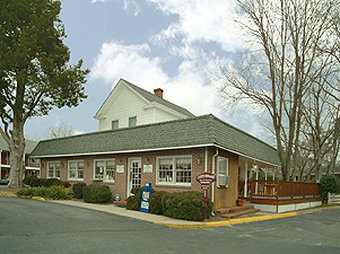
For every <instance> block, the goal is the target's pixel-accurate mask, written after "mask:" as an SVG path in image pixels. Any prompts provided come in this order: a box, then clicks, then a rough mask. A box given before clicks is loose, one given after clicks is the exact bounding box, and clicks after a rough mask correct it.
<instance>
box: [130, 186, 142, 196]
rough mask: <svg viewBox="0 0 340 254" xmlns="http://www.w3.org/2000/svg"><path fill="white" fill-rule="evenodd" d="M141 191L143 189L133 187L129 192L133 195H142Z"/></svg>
mask: <svg viewBox="0 0 340 254" xmlns="http://www.w3.org/2000/svg"><path fill="white" fill-rule="evenodd" d="M143 189H144V188H143V187H133V188H132V189H131V191H130V192H131V193H132V194H134V195H137V194H138V193H142V191H143Z"/></svg>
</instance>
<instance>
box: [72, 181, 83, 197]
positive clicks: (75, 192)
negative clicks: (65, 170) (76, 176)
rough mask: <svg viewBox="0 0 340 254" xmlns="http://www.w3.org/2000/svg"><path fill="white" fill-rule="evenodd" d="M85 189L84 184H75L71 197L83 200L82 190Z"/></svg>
mask: <svg viewBox="0 0 340 254" xmlns="http://www.w3.org/2000/svg"><path fill="white" fill-rule="evenodd" d="M84 187H86V183H75V184H73V185H72V190H73V196H74V197H75V198H83V190H84Z"/></svg>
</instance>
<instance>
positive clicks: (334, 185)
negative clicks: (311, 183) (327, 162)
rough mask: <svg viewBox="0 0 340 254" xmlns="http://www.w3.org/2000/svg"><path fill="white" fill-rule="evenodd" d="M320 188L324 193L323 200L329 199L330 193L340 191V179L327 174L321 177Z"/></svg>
mask: <svg viewBox="0 0 340 254" xmlns="http://www.w3.org/2000/svg"><path fill="white" fill-rule="evenodd" d="M320 188H321V194H322V201H323V202H327V201H328V193H337V192H340V179H339V177H337V176H335V175H325V176H323V177H321V180H320Z"/></svg>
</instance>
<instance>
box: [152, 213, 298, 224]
mask: <svg viewBox="0 0 340 254" xmlns="http://www.w3.org/2000/svg"><path fill="white" fill-rule="evenodd" d="M297 215H298V214H297V212H290V213H281V214H273V215H264V216H257V217H247V218H240V219H230V220H227V221H216V222H202V224H194V225H183V224H182V225H181V224H170V223H159V222H154V224H157V225H162V226H167V227H171V228H211V227H221V226H229V225H235V224H243V223H249V222H256V221H264V220H274V219H280V218H287V217H293V216H297Z"/></svg>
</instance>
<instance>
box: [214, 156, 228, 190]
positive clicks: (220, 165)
mask: <svg viewBox="0 0 340 254" xmlns="http://www.w3.org/2000/svg"><path fill="white" fill-rule="evenodd" d="M228 185H229V176H228V159H227V158H224V157H218V159H217V187H221V186H226V187H228Z"/></svg>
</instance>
